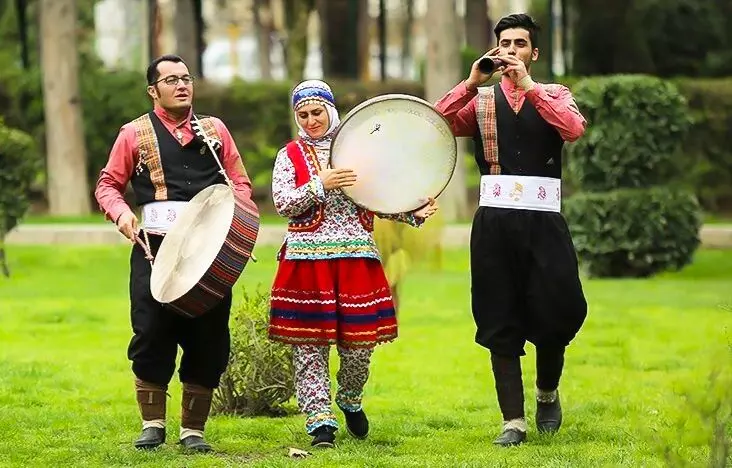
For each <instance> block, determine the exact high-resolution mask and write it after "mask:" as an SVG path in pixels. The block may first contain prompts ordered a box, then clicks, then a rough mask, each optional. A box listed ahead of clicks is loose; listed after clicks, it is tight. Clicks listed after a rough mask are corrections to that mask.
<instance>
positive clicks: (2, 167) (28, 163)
mask: <svg viewBox="0 0 732 468" xmlns="http://www.w3.org/2000/svg"><path fill="white" fill-rule="evenodd" d="M40 166H41V157H40V154H39V153H38V152H37V151H36V148H35V144H34V141H33V138H32V137H31V136H30V135H28V134H26V133H24V132H22V131H20V130H17V129H13V128H9V127H6V126H5V125H4V123H3V120H2V118H0V271H2V273H3V274H4V275H5V276H9V275H10V272H9V271H8V268H7V265H6V263H5V250H4V245H5V236H6V234H7V233H8V232H10V230H11V229H13V228H14V227H15V225H16V224H17V223H18V221H19V220H20V219H21V218H22V217H23V216H24V215H25V213H26V212H27V211H28V208H29V207H30V191H31V184H32V183H33V180H34V179H35V177H36V174H37V173H38V170H39V168H40Z"/></svg>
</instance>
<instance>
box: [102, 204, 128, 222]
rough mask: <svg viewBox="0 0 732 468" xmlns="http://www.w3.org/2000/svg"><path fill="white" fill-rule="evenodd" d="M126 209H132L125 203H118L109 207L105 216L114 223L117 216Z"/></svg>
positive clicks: (126, 210)
mask: <svg viewBox="0 0 732 468" xmlns="http://www.w3.org/2000/svg"><path fill="white" fill-rule="evenodd" d="M128 211H132V210H131V209H130V207H129V206H127V203H118V204H116V205H114V206H113V207H112V208H110V210H109V212H108V213H107V217H108V218H109V220H110V221H112V222H113V223H114V224H115V225H116V224H117V221H119V217H120V216H122V215H123V214H125V213H127V212H128Z"/></svg>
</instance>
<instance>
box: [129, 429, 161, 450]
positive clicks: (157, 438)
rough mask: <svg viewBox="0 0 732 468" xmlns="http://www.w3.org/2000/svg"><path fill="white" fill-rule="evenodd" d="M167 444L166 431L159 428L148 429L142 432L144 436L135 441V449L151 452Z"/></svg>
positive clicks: (141, 435)
mask: <svg viewBox="0 0 732 468" xmlns="http://www.w3.org/2000/svg"><path fill="white" fill-rule="evenodd" d="M164 443H165V429H161V428H159V427H146V428H145V429H143V430H142V434H140V437H139V438H138V439H137V440H136V441H135V448H137V449H140V450H150V449H154V448H156V447H159V446H161V445H163V444H164Z"/></svg>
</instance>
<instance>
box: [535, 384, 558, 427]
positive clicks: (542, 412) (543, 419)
mask: <svg viewBox="0 0 732 468" xmlns="http://www.w3.org/2000/svg"><path fill="white" fill-rule="evenodd" d="M561 425H562V405H561V403H559V392H557V398H556V399H555V400H554V403H542V402H540V401H538V400H537V401H536V429H537V430H538V431H539V432H557V431H558V430H559V427H560V426H561Z"/></svg>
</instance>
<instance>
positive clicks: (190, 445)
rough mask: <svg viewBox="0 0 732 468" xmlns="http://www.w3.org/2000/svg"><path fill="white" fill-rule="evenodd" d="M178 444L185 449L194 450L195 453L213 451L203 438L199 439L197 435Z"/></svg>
mask: <svg viewBox="0 0 732 468" xmlns="http://www.w3.org/2000/svg"><path fill="white" fill-rule="evenodd" d="M178 443H179V444H180V445H182V446H183V447H184V448H186V449H188V450H193V451H195V452H210V451H212V450H213V449H212V448H211V446H210V445H208V444H207V443H206V441H204V440H203V438H202V437H198V436H196V435H191V436H188V437H186V438H185V439H182V440H181V441H180V442H178Z"/></svg>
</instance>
